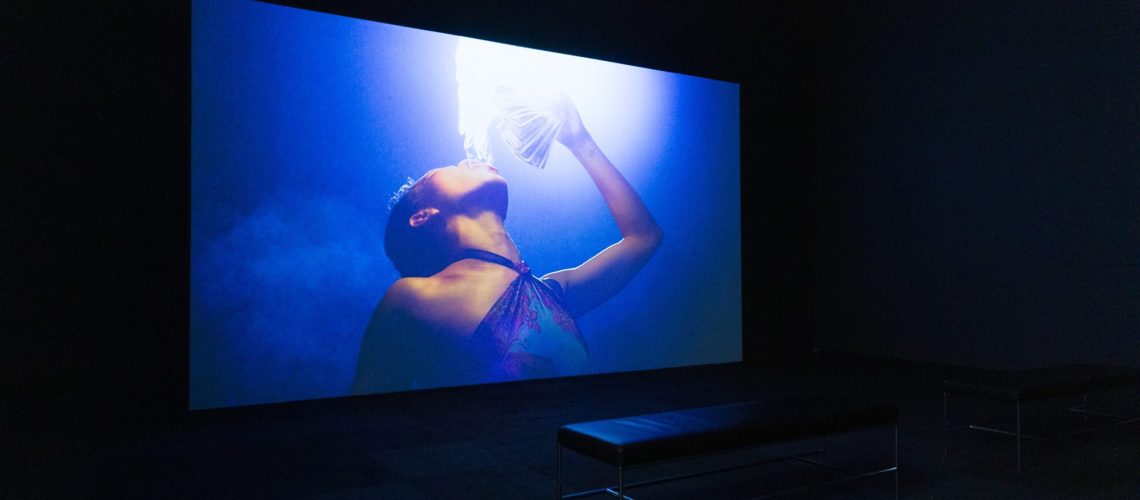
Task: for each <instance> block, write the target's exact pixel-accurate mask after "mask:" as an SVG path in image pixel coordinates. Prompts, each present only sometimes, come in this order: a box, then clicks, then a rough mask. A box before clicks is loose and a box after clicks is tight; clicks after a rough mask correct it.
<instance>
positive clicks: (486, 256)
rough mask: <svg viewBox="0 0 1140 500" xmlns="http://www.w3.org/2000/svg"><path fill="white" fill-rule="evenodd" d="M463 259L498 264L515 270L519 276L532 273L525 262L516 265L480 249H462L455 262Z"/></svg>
mask: <svg viewBox="0 0 1140 500" xmlns="http://www.w3.org/2000/svg"><path fill="white" fill-rule="evenodd" d="M463 259H475V260H481V261H483V262H490V263H492V264H498V265H500V266H503V267H507V268H510V269H514V270H515V271H516V272H518V273H519V274H528V273H530V266H527V265H526V262H525V261H519V263H518V264H515V263H514V262H511V259H508V258H506V257H503V256H502V255H499V254H497V253H492V252H488V251H486V250H480V249H478V248H463V249H460V250H459V253H458V254H456V256H455V260H456V261H460V260H463Z"/></svg>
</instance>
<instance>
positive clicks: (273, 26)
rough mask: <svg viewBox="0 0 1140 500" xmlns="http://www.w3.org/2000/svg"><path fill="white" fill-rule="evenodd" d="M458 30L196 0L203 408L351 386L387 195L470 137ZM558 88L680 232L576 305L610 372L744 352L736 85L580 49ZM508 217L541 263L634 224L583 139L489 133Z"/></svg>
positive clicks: (193, 385)
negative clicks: (534, 148) (614, 201)
mask: <svg viewBox="0 0 1140 500" xmlns="http://www.w3.org/2000/svg"><path fill="white" fill-rule="evenodd" d="M458 41H459V38H458V37H455V36H451V35H443V34H438V33H432V32H426V31H421V30H414V29H409V28H402V27H396V26H390V25H384V24H379V23H375V22H368V21H361V20H356V19H351V18H344V17H337V16H332V15H327V14H319V13H314V12H309V11H305V10H298V9H292V8H287V7H280V6H274V5H267V4H262V3H256V2H217V1H199V2H195V3H194V6H193V27H192V75H191V78H192V82H191V87H192V104H191V107H192V116H191V148H192V151H191V155H192V157H191V164H192V174H191V176H192V180H191V183H192V185H191V190H192V191H191V204H192V206H191V245H192V247H191V294H190V295H191V299H190V300H191V304H190V308H191V317H190V323H191V324H190V407H191V408H208V407H223V406H235V405H245V404H255V403H266V402H277V401H289V400H298V399H312V398H321V397H333V396H342V395H345V394H347V392H348V388H349V386H350V385H351V382H352V378H353V374H354V371H355V367H356V355H357V350H358V348H359V345H360V340H361V338H362V336H363V334H364V328H365V326H366V325H367V323H368V320H369V318H370V315H371V313H372V310H373V308H374V307H375V305H376V303H377V302H378V301H379V299H380V297H381V296H382V294H383V292H384V290H385V289H386V288H387V287H388V286H389V285H390V284H391V283H392V282H394V281H395V280H396V279H397V278H398V276H397V274H396V272H395V270H394V268H393V267H392V265H391V263H390V262H389V261H388V259H387V257H386V256H385V255H384V251H383V241H382V240H383V229H384V225H385V223H386V221H387V202H388V199H389V197H390V196H391V195H392V193H393V192H394V191H395V190H396V189H397V188H398V187H399V186H400V184H402V183H403V182H404V180H405V179H406V178H408V177H413V178H415V177H418V176H419V175H420V174H422V173H423V172H424V171H426V170H427V169H429V168H433V167H438V166H443V165H448V164H454V163H455V162H456V161H458V160H459V159H461V158H463V156H464V149H463V137H462V136H461V135H459V133H458V132H457V120H458V98H457V91H456V75H455V49H456V45H457V43H458ZM550 57H553V58H556V59H557V58H562V59H559V60H560V61H564V64H561V65H560V67H564V68H566V69H567V71H568V73H567V74H565V75H559V78H558V80H559V85H560V87H561V88H562V90H563V91H565V92H566V93H567V94H568V95H569V96H570V97H571V98H572V99H573V100H574V101H575V103H576V104H577V106H578V109H579V111H580V113H581V115H582V119H583V122H584V123H585V125H586V127H587V128H588V129H589V130H590V132H591V133H592V135H593V136H594V138H595V140H596V141H597V143H598V144H599V146H600V147H601V148H602V150H603V151H605V153H606V154H607V156H609V157H610V159H611V160H612V161H613V163H614V164H615V165H617V167H618V169H619V170H621V171H622V172H623V173H624V174H625V175H626V177H627V178H628V179H629V181H630V183H631V184H632V185H633V186H634V187H635V189H636V190H637V191H638V193H639V194H640V195H641V196H642V197H643V199H644V200H645V202H646V204H647V205H648V207H649V209H650V211H651V212H652V213H653V214H654V216H655V217H656V219H657V221H658V223H659V224H660V225H661V227H662V228H663V230H664V231H665V233H666V240H665V244H664V246H663V247H662V248H661V249H660V250H659V251H658V253H657V255H655V256H654V257H653V259H652V261H651V262H650V263H649V265H648V266H647V267H646V268H645V269H644V270H643V271H642V272H641V274H639V275H638V277H637V278H636V279H635V280H634V281H633V282H632V283H631V284H630V285H629V286H628V287H626V289H624V290H623V291H622V292H621V293H620V294H619V295H618V296H617V297H615V298H613V299H611V300H610V301H609V302H607V303H606V304H604V305H602V306H601V307H599V308H598V309H596V310H594V311H592V312H590V313H589V314H587V315H585V316H584V317H582V318H580V320H579V324H580V326H581V328H582V331H583V333H584V335H585V337H586V341H587V343H588V345H589V349H590V355H591V360H592V365H593V368H594V371H595V372H597V373H603V372H612V371H624V370H639V369H650V368H662V367H672V366H681V365H689V364H703V363H718V362H731V361H739V360H740V359H741V323H740V322H741V290H740V222H741V221H740V191H739V189H740V182H739V174H740V172H739V168H740V157H739V151H740V143H739V141H740V128H739V87H738V86H737V85H735V84H731V83H725V82H719V81H714V80H708V79H702V78H696V77H690V76H684V75H677V74H671V73H665V72H660V71H653V70H647V69H642V68H635V67H630V66H623V65H617V64H612V63H602V62H598V61H591V60H587V59H582V58H574V57H570V56H558V55H552V56H550ZM491 145H492V148H493V153H494V157H495V160H496V161H495V164H496V166H497V167H498V168H499V170H500V171H501V172H502V174H503V176H504V177H505V178H507V180H508V182H509V185H510V197H511V205H510V208H509V212H508V216H507V221H506V223H507V228H508V230H509V231H510V232H511V234H512V236H513V238H514V239H515V241H516V242H517V243H518V245H519V249H520V251H521V252H522V255H523V258H524V259H526V261H527V262H528V263H529V264H530V266H531V267H532V269H534V272H535V274H538V275H542V274H545V273H547V272H550V271H555V270H558V269H562V268H567V267H572V266H575V265H578V264H580V263H581V262H583V261H585V260H586V259H588V258H589V257H591V256H592V255H594V254H595V253H597V252H598V251H600V250H601V249H602V248H604V247H605V246H607V245H609V244H611V243H613V242H615V241H617V240H618V239H619V234H618V231H617V228H616V226H615V225H614V223H613V220H612V218H611V217H610V215H609V212H608V210H607V209H606V206H605V204H604V202H603V201H602V198H601V195H600V194H599V193H598V192H597V189H596V188H595V187H594V185H593V183H592V182H591V181H590V179H589V177H588V176H587V175H586V173H585V171H584V170H583V169H582V168H581V166H579V165H578V164H577V162H576V161H575V160H574V158H573V156H572V155H571V154H570V153H569V152H568V151H567V150H566V149H565V148H562V147H561V146H559V145H555V146H554V149H553V151H552V153H551V156H550V158H549V162H548V163H547V165H546V168H545V169H541V170H540V169H536V168H534V167H531V166H529V165H526V164H524V163H522V162H521V161H519V160H517V159H515V158H513V157H512V156H511V154H510V153H509V151H508V149H507V148H506V146H505V145H504V144H503V143H502V141H501V140H499V138H498V135H497V132H494V131H492V132H491Z"/></svg>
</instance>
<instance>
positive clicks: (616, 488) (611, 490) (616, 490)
mask: <svg viewBox="0 0 1140 500" xmlns="http://www.w3.org/2000/svg"><path fill="white" fill-rule="evenodd" d="M885 427H894V462H895V463H894V465H892V466H890V467H886V468H883V469H878V470H873V471H869V472H852V471H847V470H844V469H842V468H839V467H836V466H833V465H830V464H827V463H824V462H820V461H818V460H813V459H811V458H808V457H811V456H815V455H821V454H823V453H826V450H813V451H810V452H807V453H800V454H796V455H789V456H785V457H777V458H769V459H765V460H757V461H751V462H748V463H745V464H740V465H734V466H729V467H721V468H717V469H710V470H703V471H698V472H692V473H688V474H676V475H672V476H666V477H660V478H654V479H647V480H643V481H637V482H633V483H626V482H625V471H627V470H631V469H639V468H644V467H653V466H657V465H663V464H666V463H672V462H678V461H687V460H695V459H698V458H702V457H709V456H717V455H723V454H726V453H732V452H735V451H743V450H749V449H759V448H763V447H765V446H771V445H773V444H776V443H762V444H757V445H749V446H741V447H735V448H731V449H725V450H720V451H716V452H711V453H702V454H697V455H692V456H686V457H682V458H677V459H673V460H662V461H656V462H650V463H643V464H637V465H632V466H624V465H617V466H616V467H617V475H618V478H617V484H616V485H613V486H607V487H603V488H595V489H592V490H585V491H579V492H574V493H568V494H563V492H562V444H561V443H558V444H557V446H558V466H557V472H556V479H555V480H556V481H557V497H556V498H559V499H573V498H581V497H586V496H591V495H597V494H601V493H606V494H609V495H612V496H614V497H617V498H619V499H621V500H633V499H632V498H630V497H628V496H626V494H625V490H626V489H628V488H635V487H638V486H648V485H651V484H658V483H664V482H669V481H677V480H681V479H689V478H693V477H698V476H706V475H709V474H716V473H720V472H728V471H731V470H738V469H745V468H749V467H756V466H761V465H767V464H773V463H779V462H786V461H793V460H794V461H797V462H801V463H804V464H808V465H812V466H815V467H820V468H823V469H827V470H830V471H832V472H834V473H837V474H839V476H840V477H839V478H837V479H832V480H829V481H823V482H815V483H811V484H807V485H803V486H798V487H795V488H791V489H786V490H781V491H777V492H773V493H767V494H763V495H759V496H758V497H755V498H772V497H777V496H781V495H788V494H792V493H797V492H800V491H802V490H806V489H809V488H819V487H823V486H828V485H833V484H839V483H844V482H848V481H854V480H857V479H862V478H866V477H871V476H876V475H879V474H886V473H888V472H894V474H895V498H896V499H898V497H899V475H898V469H899V425H898V423H897V422H896V423H895V424H893V425H884V426H875V427H867V428H866V429H873V428H885ZM847 432H854V431H847ZM834 434H842V433H832V434H821V435H819V436H812V437H810V438H807V439H814V438H819V437H824V436H827V435H834ZM571 451H573V450H571Z"/></svg>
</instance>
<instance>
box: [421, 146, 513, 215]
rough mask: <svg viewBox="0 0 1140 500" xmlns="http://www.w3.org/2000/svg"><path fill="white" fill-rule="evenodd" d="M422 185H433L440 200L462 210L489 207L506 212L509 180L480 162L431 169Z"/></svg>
mask: <svg viewBox="0 0 1140 500" xmlns="http://www.w3.org/2000/svg"><path fill="white" fill-rule="evenodd" d="M423 182H428V183H431V188H432V191H433V192H434V194H435V196H437V197H438V198H439V200H441V201H444V202H447V203H448V204H453V205H457V206H459V207H460V208H461V209H464V208H472V209H474V208H489V209H493V210H501V211H502V212H506V189H507V180H506V179H504V178H503V177H502V176H500V175H499V171H498V170H497V169H495V167H493V166H491V165H488V164H486V163H482V162H480V161H478V160H472V159H466V160H461V161H459V162H458V163H456V164H455V165H451V166H447V167H440V168H437V169H433V170H429V171H428V172H427V173H426V174H424V179H423ZM499 205H502V206H501V207H500V206H499Z"/></svg>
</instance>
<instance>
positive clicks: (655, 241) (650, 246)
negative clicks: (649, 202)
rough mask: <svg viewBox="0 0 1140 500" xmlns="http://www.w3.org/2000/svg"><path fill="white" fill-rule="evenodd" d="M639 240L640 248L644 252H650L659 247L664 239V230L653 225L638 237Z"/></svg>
mask: <svg viewBox="0 0 1140 500" xmlns="http://www.w3.org/2000/svg"><path fill="white" fill-rule="evenodd" d="M639 239H640V240H641V242H642V243H641V244H642V248H644V251H645V252H646V253H649V254H652V253H654V252H656V251H657V249H658V248H660V247H661V243H663V242H664V241H665V232H664V231H662V230H661V228H660V227H658V226H657V225H654V226H653V227H652V228H651V229H650V230H648V231H646V232H645V234H643V235H641V237H640V238H639Z"/></svg>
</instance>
